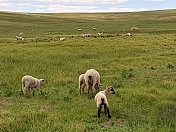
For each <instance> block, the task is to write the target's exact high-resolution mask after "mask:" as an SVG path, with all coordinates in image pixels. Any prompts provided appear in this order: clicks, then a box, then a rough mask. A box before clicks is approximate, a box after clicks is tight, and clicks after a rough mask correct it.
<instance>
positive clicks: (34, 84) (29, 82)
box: [22, 75, 45, 95]
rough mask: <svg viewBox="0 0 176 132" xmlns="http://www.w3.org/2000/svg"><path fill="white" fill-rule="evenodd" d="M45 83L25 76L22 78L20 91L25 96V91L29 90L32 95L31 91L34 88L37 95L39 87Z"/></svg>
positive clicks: (42, 80)
mask: <svg viewBox="0 0 176 132" xmlns="http://www.w3.org/2000/svg"><path fill="white" fill-rule="evenodd" d="M44 83H45V81H44V79H37V78H34V77H32V76H29V75H26V76H24V77H23V78H22V90H23V93H24V95H26V92H27V89H28V88H31V90H32V93H33V94H34V92H33V89H34V88H36V89H37V92H38V94H40V86H43V85H44Z"/></svg>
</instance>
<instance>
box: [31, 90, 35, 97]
mask: <svg viewBox="0 0 176 132" xmlns="http://www.w3.org/2000/svg"><path fill="white" fill-rule="evenodd" d="M31 95H33V96H34V88H31Z"/></svg>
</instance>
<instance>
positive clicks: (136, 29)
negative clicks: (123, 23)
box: [131, 27, 139, 31]
mask: <svg viewBox="0 0 176 132" xmlns="http://www.w3.org/2000/svg"><path fill="white" fill-rule="evenodd" d="M131 30H133V31H138V30H139V28H137V27H132V28H131Z"/></svg>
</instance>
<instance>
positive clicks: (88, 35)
mask: <svg viewBox="0 0 176 132" xmlns="http://www.w3.org/2000/svg"><path fill="white" fill-rule="evenodd" d="M80 37H81V38H86V37H91V34H89V33H88V34H81V35H80Z"/></svg>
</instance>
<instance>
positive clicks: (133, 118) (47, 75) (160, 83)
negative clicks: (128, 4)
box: [0, 10, 176, 132]
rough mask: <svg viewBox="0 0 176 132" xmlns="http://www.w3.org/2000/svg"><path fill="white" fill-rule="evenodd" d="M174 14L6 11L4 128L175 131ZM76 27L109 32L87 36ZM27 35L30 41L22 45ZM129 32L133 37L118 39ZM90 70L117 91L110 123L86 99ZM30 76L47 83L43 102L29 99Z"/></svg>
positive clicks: (1, 67) (1, 91)
mask: <svg viewBox="0 0 176 132" xmlns="http://www.w3.org/2000/svg"><path fill="white" fill-rule="evenodd" d="M175 12H176V10H165V11H153V12H138V13H99V14H98V13H95V14H90V13H87V14H86V13H85V14H54V13H53V14H27V13H26V14H25V13H7V12H0V34H1V36H0V38H1V39H0V80H1V81H2V84H0V131H44V132H45V131H47V132H48V131H71V132H72V131H73V132H74V131H80V132H82V131H114V132H116V131H121V132H126V131H129V132H130V131H131V132H132V131H135V132H136V131H138V132H149V131H151V132H152V131H162V132H166V131H167V132H168V131H173V132H174V131H175V130H176V123H175V122H176V105H175V104H176V89H175V88H176V87H175V85H176V79H175V76H176V69H175V68H176V65H175V62H176V59H175V58H176V39H175V36H176V33H175V29H176V25H175V22H176V15H175ZM133 26H134V27H139V28H140V30H139V31H137V32H134V31H133V32H132V31H130V28H131V27H133ZM92 27H96V28H97V31H92V29H91V28H92ZM77 28H82V29H83V32H82V33H91V34H96V33H97V32H101V31H104V33H105V34H104V36H103V37H98V38H96V37H93V36H92V37H90V38H85V39H82V38H80V37H79V34H80V32H78V31H77V30H76V29H77ZM20 32H22V33H24V34H23V35H22V36H23V37H24V38H25V40H24V41H16V40H15V36H16V35H19V33H20ZM127 32H132V33H133V36H132V37H121V36H119V35H118V34H122V33H127ZM46 33H47V34H46ZM61 36H66V40H65V41H63V42H61V41H59V37H61ZM90 68H94V69H96V70H97V71H98V72H99V73H100V75H101V83H102V84H103V85H104V86H103V87H102V88H101V90H103V89H104V88H105V86H106V85H111V86H113V88H114V89H115V91H116V94H115V95H112V96H109V97H108V102H109V104H110V113H111V115H112V118H111V119H108V118H107V117H106V116H105V115H104V113H103V112H102V114H101V118H100V119H98V118H97V109H96V103H95V101H94V99H90V98H89V97H88V95H87V94H85V95H81V96H80V95H79V90H78V77H79V75H80V74H82V73H85V72H86V70H88V69H90ZM24 75H32V76H34V77H37V78H43V79H45V81H46V84H45V86H43V87H41V92H42V95H41V96H40V97H38V96H37V92H36V91H35V96H34V97H31V96H28V97H24V96H23V95H22V92H21V78H22V77H23V76H24ZM86 93H87V90H86Z"/></svg>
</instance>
